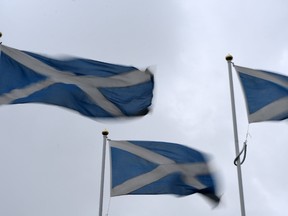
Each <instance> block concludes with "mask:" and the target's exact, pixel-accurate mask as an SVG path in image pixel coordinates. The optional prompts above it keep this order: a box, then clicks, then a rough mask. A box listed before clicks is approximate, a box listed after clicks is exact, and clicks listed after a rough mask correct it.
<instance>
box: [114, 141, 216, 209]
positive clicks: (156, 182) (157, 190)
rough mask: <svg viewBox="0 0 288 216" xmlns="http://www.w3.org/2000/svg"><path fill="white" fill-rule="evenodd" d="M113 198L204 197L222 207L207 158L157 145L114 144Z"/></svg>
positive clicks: (165, 144)
mask: <svg viewBox="0 0 288 216" xmlns="http://www.w3.org/2000/svg"><path fill="white" fill-rule="evenodd" d="M109 144H110V153H111V179H112V182H111V196H120V195H136V194H138V195H139V194H143V195H145V194H146V195H149V194H150V195H154V194H175V195H179V196H186V195H190V194H193V193H201V194H203V195H205V196H207V197H209V198H210V199H211V200H212V201H215V202H216V203H219V201H220V198H219V197H218V196H217V195H216V187H215V180H214V178H213V176H212V174H211V172H210V170H209V167H208V164H207V160H206V158H205V156H204V154H202V153H200V152H199V151H196V150H194V149H191V148H188V147H186V146H183V145H180V144H175V143H168V142H157V141H114V140H110V141H109Z"/></svg>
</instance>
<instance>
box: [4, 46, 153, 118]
mask: <svg viewBox="0 0 288 216" xmlns="http://www.w3.org/2000/svg"><path fill="white" fill-rule="evenodd" d="M0 51H1V53H0V104H21V103H44V104H50V105H58V106H61V107H65V108H69V109H72V110H74V111H77V112H79V113H81V114H82V115H84V116H87V117H92V118H93V117H100V118H101V117H131V116H141V115H145V114H147V113H148V111H149V107H150V105H151V103H152V97H153V88H154V81H153V75H152V73H151V72H150V71H149V70H148V69H146V71H141V70H139V69H137V68H135V67H131V66H122V65H116V64H109V63H104V62H100V61H95V60H89V59H81V58H69V59H61V60H60V59H51V58H48V57H45V56H42V55H39V54H35V53H31V52H26V51H20V50H17V49H14V48H10V47H7V46H4V45H0Z"/></svg>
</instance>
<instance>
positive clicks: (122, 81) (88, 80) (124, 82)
mask: <svg viewBox="0 0 288 216" xmlns="http://www.w3.org/2000/svg"><path fill="white" fill-rule="evenodd" d="M1 51H2V52H3V53H5V54H6V55H8V56H10V57H11V58H12V59H14V60H15V61H17V62H18V63H20V64H22V65H24V66H25V67H27V68H29V69H31V70H33V71H34V72H35V73H39V74H41V75H44V76H46V77H47V79H45V80H43V81H39V82H38V83H32V84H31V85H28V86H26V87H24V88H22V89H13V90H12V91H10V92H8V93H5V94H3V95H0V104H9V103H11V102H12V101H14V100H15V99H20V98H25V97H27V96H29V95H31V94H32V93H34V92H37V91H39V90H42V89H44V88H46V87H48V86H50V85H53V84H55V83H63V84H73V85H76V86H78V87H79V88H80V89H81V90H82V91H84V92H85V93H86V94H87V95H89V97H90V98H91V100H92V101H93V102H94V103H96V104H97V105H98V106H100V107H101V108H103V109H104V110H106V111H107V112H109V113H111V114H112V115H114V116H123V115H124V114H123V113H122V112H121V110H119V109H118V108H117V107H116V106H115V105H114V104H113V103H111V102H110V101H108V100H107V99H106V98H105V97H104V96H103V95H102V93H101V92H100V91H99V90H98V89H97V88H101V87H107V88H109V87H128V86H133V85H137V84H140V83H144V82H147V81H149V80H150V79H151V74H150V72H149V71H148V70H146V71H145V72H143V71H140V70H134V71H130V72H127V73H123V74H119V75H115V76H110V77H96V76H92V75H86V76H77V75H75V74H74V73H73V72H69V71H58V70H57V69H55V68H53V67H51V66H49V65H47V64H45V63H43V62H41V61H39V60H37V59H35V58H33V57H32V56H29V55H28V54H26V53H24V52H21V51H19V50H17V49H13V48H10V47H7V46H4V45H1Z"/></svg>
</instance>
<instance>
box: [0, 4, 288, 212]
mask: <svg viewBox="0 0 288 216" xmlns="http://www.w3.org/2000/svg"><path fill="white" fill-rule="evenodd" d="M287 20H288V2H287V1H284V0H273V1H272V0H264V1H263V0H261V1H260V0H255V1H248V0H241V1H240V0H232V1H227V0H223V1H213V0H202V1H190V0H174V1H172V0H158V1H151V0H145V1H144V0H138V1H135V0H120V1H119V0H118V1H114V0H105V1H104V0H101V1H100V0H82V1H80V0H61V1H59V0H51V1H43V0H42V1H41V0H40V1H39V0H38V1H37V0H27V1H20V0H14V1H11V0H2V1H0V31H1V32H2V33H3V37H2V38H1V41H2V42H3V44H5V45H7V46H11V47H14V48H17V49H21V50H28V51H32V52H37V53H43V54H49V55H51V56H59V55H72V56H79V57H85V58H91V59H96V60H101V61H105V62H111V63H117V64H124V65H133V66H136V67H139V68H145V67H147V66H150V65H151V66H152V68H153V70H154V74H155V83H156V86H155V96H154V100H153V102H154V103H153V107H152V108H153V111H152V113H150V114H149V115H147V116H145V117H143V118H139V119H134V120H128V121H121V122H114V121H107V122H105V121H95V120H91V119H88V118H86V117H83V116H80V115H78V114H77V113H75V112H71V111H68V110H66V109H63V108H59V107H55V106H48V105H37V104H29V105H9V106H1V107H0V130H1V132H2V133H1V142H0V172H1V178H0V215H5V216H18V215H19V216H39V215H41V216H51V215H53V216H64V215H69V216H94V215H98V199H99V185H100V167H101V164H100V163H101V153H102V152H101V151H102V148H101V147H102V142H103V140H102V135H101V132H102V130H104V129H108V130H109V132H110V134H109V138H111V139H121V140H125V139H127V140H129V139H130V140H131V139H133V140H137V139H141V140H161V141H168V142H169V141H170V142H176V143H181V144H185V145H187V146H190V147H193V148H195V149H198V150H201V151H203V152H206V153H208V154H209V155H210V156H211V162H212V165H213V168H214V169H215V171H216V173H217V179H218V181H219V186H220V188H219V189H220V193H221V194H223V196H222V203H221V204H220V205H219V207H217V208H215V209H213V208H212V207H211V206H210V205H209V203H208V202H206V200H205V199H203V197H202V196H201V195H198V194H195V195H191V196H187V197H183V198H177V197H175V196H169V195H165V196H121V197H116V198H111V200H110V199H109V181H108V180H109V173H108V172H107V176H106V177H107V178H106V185H105V198H104V213H106V212H107V211H108V204H109V202H110V208H109V212H108V215H111V216H119V215H120V216H130V215H137V216H148V215H149V216H150V215H157V216H164V215H165V216H172V215H173V216H174V215H179V214H181V215H183V216H186V215H187V216H188V215H213V216H230V215H240V205H239V195H238V183H237V172H236V167H235V166H234V164H233V160H234V157H235V150H234V138H233V129H232V118H231V108H230V106H231V105H230V92H229V83H228V70H227V62H226V60H225V56H226V55H227V54H228V53H231V54H232V55H233V56H234V60H233V62H234V63H235V64H236V65H241V66H245V67H251V68H259V69H266V70H271V71H275V72H279V73H282V74H286V75H288V63H287V62H288V41H287V38H288V28H287V24H286V22H287ZM233 73H234V75H236V73H235V71H234V70H233ZM234 78H235V79H234V85H235V89H234V90H235V97H236V111H237V120H238V132H239V141H240V147H241V146H242V143H243V141H244V140H245V136H246V131H247V128H248V121H247V115H246V110H245V109H246V107H245V103H244V98H243V94H242V90H241V88H240V85H239V81H238V79H237V77H236V76H234ZM287 127H288V125H287V121H283V122H277V123H268V122H265V123H254V124H251V125H250V126H249V133H250V136H249V138H248V155H247V159H246V162H245V163H244V164H243V166H242V174H243V184H244V196H245V204H246V215H247V216H249V215H262V216H268V215H269V216H270V215H273V216H283V215H285V214H287V212H288V210H287V208H286V205H287V201H288V198H287V190H288V186H287V183H286V182H287V181H288V175H287V174H286V173H285V172H283V169H285V162H286V154H287V151H288V147H287V137H286V134H287ZM107 162H108V160H107ZM109 200H110V201H109Z"/></svg>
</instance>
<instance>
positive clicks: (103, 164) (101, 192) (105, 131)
mask: <svg viewBox="0 0 288 216" xmlns="http://www.w3.org/2000/svg"><path fill="white" fill-rule="evenodd" d="M108 134H109V132H108V131H107V130H104V131H102V135H103V150H102V168H101V185H100V199H99V216H102V211H103V191H104V175H105V160H106V158H105V156H106V142H107V135H108Z"/></svg>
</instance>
